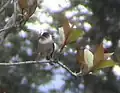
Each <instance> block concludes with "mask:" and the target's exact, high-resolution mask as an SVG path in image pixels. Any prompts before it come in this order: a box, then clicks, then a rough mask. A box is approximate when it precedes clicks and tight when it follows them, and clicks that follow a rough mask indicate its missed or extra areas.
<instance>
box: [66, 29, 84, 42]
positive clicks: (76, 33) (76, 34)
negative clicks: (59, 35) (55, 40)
mask: <svg viewBox="0 0 120 93" xmlns="http://www.w3.org/2000/svg"><path fill="white" fill-rule="evenodd" d="M83 34H84V32H83V31H81V30H73V31H71V33H70V35H69V37H68V39H67V42H68V43H71V42H74V41H76V40H77V39H78V38H79V37H80V36H82V35H83Z"/></svg>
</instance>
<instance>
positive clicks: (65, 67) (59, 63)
mask: <svg viewBox="0 0 120 93" xmlns="http://www.w3.org/2000/svg"><path fill="white" fill-rule="evenodd" d="M56 63H57V64H58V65H60V66H61V67H63V68H64V69H66V70H67V71H68V72H69V73H70V74H71V75H73V76H75V77H77V76H82V75H83V74H82V73H81V72H78V73H76V72H73V71H72V70H70V69H69V68H68V67H67V66H66V65H64V64H63V63H62V62H60V61H57V62H56Z"/></svg>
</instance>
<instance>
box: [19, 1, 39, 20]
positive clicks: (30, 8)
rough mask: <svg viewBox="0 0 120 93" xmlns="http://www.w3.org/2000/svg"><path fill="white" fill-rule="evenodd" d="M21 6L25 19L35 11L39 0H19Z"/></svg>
mask: <svg viewBox="0 0 120 93" xmlns="http://www.w3.org/2000/svg"><path fill="white" fill-rule="evenodd" d="M18 4H19V7H20V9H21V12H22V15H23V18H24V19H29V17H30V16H31V15H32V14H33V13H34V12H35V10H36V7H37V0H18Z"/></svg>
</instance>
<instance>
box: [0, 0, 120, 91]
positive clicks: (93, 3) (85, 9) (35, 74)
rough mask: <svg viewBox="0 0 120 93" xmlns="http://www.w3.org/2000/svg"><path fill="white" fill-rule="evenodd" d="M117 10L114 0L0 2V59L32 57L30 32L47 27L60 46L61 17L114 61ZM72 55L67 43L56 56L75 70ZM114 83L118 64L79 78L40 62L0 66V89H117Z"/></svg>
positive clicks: (118, 80)
mask: <svg viewBox="0 0 120 93" xmlns="http://www.w3.org/2000/svg"><path fill="white" fill-rule="evenodd" d="M15 6H16V7H15ZM119 9H120V1H119V0H43V1H41V0H37V1H36V0H0V21H1V22H0V29H1V30H0V38H1V45H0V62H1V63H4V62H8V63H9V62H21V61H29V60H31V61H32V60H35V54H34V51H35V49H36V46H37V41H36V39H35V36H34V34H33V32H35V31H36V32H40V31H41V30H44V31H49V32H50V33H51V34H52V35H54V37H55V42H56V43H57V44H58V45H60V44H61V42H62V40H63V37H61V36H60V35H61V34H60V32H61V31H63V29H62V27H63V26H64V25H63V23H62V22H61V20H62V19H63V18H62V15H65V16H66V18H67V19H68V20H69V22H70V23H71V24H74V26H75V29H76V30H78V31H81V32H84V36H85V37H88V38H89V39H90V43H89V44H91V45H95V44H99V43H100V42H101V41H103V44H104V47H105V48H106V49H107V51H108V52H115V53H114V55H113V59H114V60H115V61H117V62H119V61H120V58H119V55H120V49H119V46H120V45H119V43H120V41H119V38H120V28H119V25H120V23H119V21H120V10H119ZM16 16H17V17H16ZM14 19H15V20H14ZM6 28H7V29H6ZM3 29H5V30H3ZM87 33H89V34H87ZM84 36H83V35H82V36H81V38H82V37H84ZM31 37H32V38H31ZM4 38H5V39H4ZM85 44H87V43H85ZM75 54H76V50H75V45H74V44H70V45H67V46H66V48H65V49H64V51H63V53H62V54H61V56H60V59H61V62H63V63H64V64H66V65H67V66H68V67H69V68H70V69H72V70H75V71H76V65H75V64H76V58H75ZM77 70H78V69H77ZM119 87H120V68H119V66H115V67H112V68H107V69H106V70H105V71H104V72H102V73H101V74H99V75H91V74H90V75H85V76H81V77H74V76H72V75H71V74H70V73H68V72H67V71H66V70H65V69H64V68H62V67H60V66H53V65H49V64H46V63H45V64H24V65H19V66H0V93H120V88H119Z"/></svg>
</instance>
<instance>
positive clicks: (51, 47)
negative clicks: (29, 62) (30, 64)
mask: <svg viewBox="0 0 120 93" xmlns="http://www.w3.org/2000/svg"><path fill="white" fill-rule="evenodd" d="M54 52H55V43H54V41H53V37H52V35H51V34H50V33H49V32H43V33H40V36H39V38H38V48H37V53H38V55H37V57H36V60H37V61H38V60H41V59H43V58H46V59H47V60H50V59H51V58H53V55H54Z"/></svg>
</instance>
